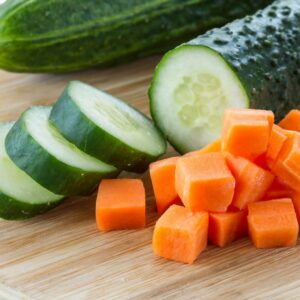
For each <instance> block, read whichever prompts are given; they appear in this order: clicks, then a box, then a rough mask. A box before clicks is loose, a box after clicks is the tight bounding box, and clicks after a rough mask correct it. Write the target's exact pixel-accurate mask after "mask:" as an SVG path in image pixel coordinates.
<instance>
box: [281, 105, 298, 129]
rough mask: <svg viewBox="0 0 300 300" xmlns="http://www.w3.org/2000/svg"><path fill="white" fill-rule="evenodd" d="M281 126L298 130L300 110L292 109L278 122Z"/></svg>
mask: <svg viewBox="0 0 300 300" xmlns="http://www.w3.org/2000/svg"><path fill="white" fill-rule="evenodd" d="M278 125H279V126H280V127H281V128H284V129H288V130H295V131H300V110H298V109H292V110H291V111H290V112H289V113H288V114H287V115H286V116H285V117H284V118H283V119H282V120H281V121H280V122H279V124H278Z"/></svg>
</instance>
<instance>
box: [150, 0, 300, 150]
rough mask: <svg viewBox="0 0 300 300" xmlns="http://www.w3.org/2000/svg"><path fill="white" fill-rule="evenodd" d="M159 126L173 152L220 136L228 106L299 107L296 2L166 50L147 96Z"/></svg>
mask: <svg viewBox="0 0 300 300" xmlns="http://www.w3.org/2000/svg"><path fill="white" fill-rule="evenodd" d="M149 97H150V100H151V113H152V116H153V118H154V120H155V121H156V124H157V125H158V127H159V128H160V129H161V130H162V131H163V132H164V133H165V135H166V137H167V138H168V139H169V141H170V142H171V143H172V144H173V146H174V147H175V148H176V149H177V150H178V151H180V152H187V151H191V150H194V149H197V148H200V147H202V146H204V145H206V144H207V143H209V142H211V141H212V140H213V139H215V138H217V137H218V136H219V134H220V130H221V126H222V116H223V112H224V110H225V109H226V108H227V107H251V108H261V109H269V110H273V111H274V113H275V115H276V118H277V120H279V119H281V118H282V117H283V116H284V115H285V114H286V113H287V112H288V111H289V110H290V109H292V108H297V107H299V105H300V1H298V0H279V1H275V2H274V3H273V4H271V5H270V6H268V7H267V8H265V9H264V10H261V11H258V12H257V13H256V14H255V15H253V16H248V17H245V18H244V19H240V20H236V21H234V22H232V23H230V24H227V25H226V26H224V27H222V28H219V29H214V30H211V31H208V32H207V33H206V34H204V35H200V36H199V37H197V38H195V39H194V40H192V41H190V42H188V43H186V44H183V45H181V46H179V47H177V48H175V49H173V50H172V51H170V52H168V53H167V54H166V55H165V56H164V57H163V59H162V60H161V62H160V63H159V65H158V66H157V68H156V71H155V74H154V77H153V80H152V84H151V87H150V90H149Z"/></svg>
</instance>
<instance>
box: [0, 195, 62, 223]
mask: <svg viewBox="0 0 300 300" xmlns="http://www.w3.org/2000/svg"><path fill="white" fill-rule="evenodd" d="M62 201H63V199H60V200H57V201H51V202H49V204H45V203H40V204H32V203H30V204H27V203H25V202H21V201H18V200H16V199H14V198H11V197H9V196H8V195H6V194H4V193H1V192H0V218H2V219H5V220H25V219H29V218H32V217H34V216H36V215H39V214H43V213H45V212H47V211H48V210H50V209H52V208H54V207H56V206H58V205H59V204H60V203H61V202H62Z"/></svg>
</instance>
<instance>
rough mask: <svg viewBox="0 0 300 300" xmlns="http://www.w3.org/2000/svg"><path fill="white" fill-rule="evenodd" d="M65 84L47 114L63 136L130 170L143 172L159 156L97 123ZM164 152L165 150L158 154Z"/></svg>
mask: <svg viewBox="0 0 300 300" xmlns="http://www.w3.org/2000/svg"><path fill="white" fill-rule="evenodd" d="M68 87H69V85H68V86H67V87H66V88H65V90H64V91H63V93H62V95H61V96H60V98H59V99H58V101H57V102H56V103H55V104H54V106H53V108H52V111H51V114H50V118H49V120H50V122H51V123H52V124H53V125H54V126H55V127H56V128H57V129H58V131H59V132H60V133H61V135H62V136H63V137H64V138H66V139H67V140H68V141H70V142H71V143H73V144H75V145H76V146H77V147H78V148H79V149H81V150H82V151H84V152H85V153H87V154H89V155H91V156H93V157H96V158H98V159H100V160H101V161H103V162H106V163H108V164H111V165H113V166H115V167H117V168H119V169H122V170H126V171H129V172H136V173H143V172H145V171H146V170H147V169H148V166H149V164H150V163H151V162H153V161H154V160H156V159H157V158H158V157H159V156H160V155H159V156H151V155H150V154H145V153H143V152H141V151H138V150H136V149H133V148H131V147H130V146H127V145H125V144H124V143H123V142H120V141H119V140H118V139H117V138H115V137H114V136H112V135H110V134H109V133H108V132H106V131H104V130H102V129H101V128H99V127H98V126H96V125H95V124H94V123H93V122H91V121H90V120H89V119H88V118H87V117H86V116H85V115H84V114H83V113H82V112H81V111H80V109H79V107H78V106H77V105H76V104H75V103H74V101H72V99H71V98H70V96H69V94H68ZM145 117H146V116H145ZM99 136H101V139H99ZM161 138H162V140H163V141H164V143H165V150H166V147H167V145H166V141H165V139H164V138H163V136H161ZM164 153H165V151H164V152H163V153H161V155H163V154H164Z"/></svg>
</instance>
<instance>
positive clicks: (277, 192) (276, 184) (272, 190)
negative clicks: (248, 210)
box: [264, 177, 293, 200]
mask: <svg viewBox="0 0 300 300" xmlns="http://www.w3.org/2000/svg"><path fill="white" fill-rule="evenodd" d="M292 195H293V191H292V189H291V188H289V187H288V186H287V185H285V184H284V183H283V182H282V181H281V180H280V179H279V178H278V177H275V179H274V180H273V183H272V184H271V186H270V187H269V189H268V191H267V193H266V194H265V195H264V200H272V199H280V198H291V197H292Z"/></svg>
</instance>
